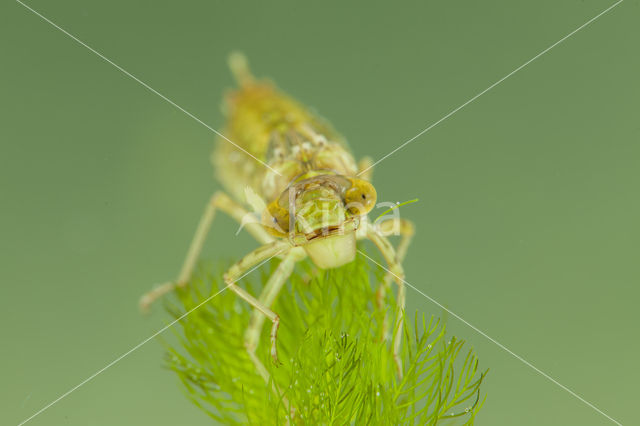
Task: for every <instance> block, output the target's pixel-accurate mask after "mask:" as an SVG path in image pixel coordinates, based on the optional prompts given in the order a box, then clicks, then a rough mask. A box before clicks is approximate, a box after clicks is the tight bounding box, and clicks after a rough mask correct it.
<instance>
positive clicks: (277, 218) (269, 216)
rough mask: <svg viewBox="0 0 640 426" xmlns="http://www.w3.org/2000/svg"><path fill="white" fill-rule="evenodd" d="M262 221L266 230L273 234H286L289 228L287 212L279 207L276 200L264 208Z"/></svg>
mask: <svg viewBox="0 0 640 426" xmlns="http://www.w3.org/2000/svg"><path fill="white" fill-rule="evenodd" d="M262 221H263V222H262V223H263V224H264V225H265V227H266V228H267V231H268V232H269V233H270V234H272V235H275V236H282V235H286V233H287V230H288V229H289V212H288V211H287V209H285V208H282V207H280V205H279V204H278V200H276V201H274V202H272V203H270V204H269V205H268V206H267V208H266V209H265V210H264V213H263V218H262Z"/></svg>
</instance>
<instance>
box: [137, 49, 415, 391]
mask: <svg viewBox="0 0 640 426" xmlns="http://www.w3.org/2000/svg"><path fill="white" fill-rule="evenodd" d="M229 66H230V68H231V72H232V74H233V76H234V77H235V80H236V81H237V84H238V88H237V89H236V90H234V91H232V92H229V93H228V94H227V95H226V98H225V102H224V105H223V110H224V111H225V114H226V116H227V123H226V131H225V132H224V134H225V135H226V136H223V137H220V138H218V139H219V140H218V141H217V144H216V148H215V149H214V151H213V155H212V157H211V159H212V163H213V166H214V168H215V171H216V175H217V178H218V180H219V181H220V183H221V184H222V187H223V188H224V191H219V192H216V193H215V194H213V196H212V197H211V199H210V200H209V202H208V203H207V205H206V208H205V211H204V213H203V215H202V218H201V219H200V222H199V224H198V226H197V229H196V232H195V235H194V237H193V240H192V242H191V245H190V247H189V249H188V251H187V255H186V258H185V260H184V263H183V266H182V269H181V270H180V273H179V275H178V277H177V279H176V280H175V281H170V282H166V283H164V284H161V285H159V286H156V287H155V288H153V289H152V290H151V291H150V292H148V293H146V294H145V295H144V296H143V297H142V298H141V300H140V307H141V309H143V310H148V309H149V306H150V305H151V304H152V303H153V301H154V300H156V299H158V298H160V297H161V296H163V295H164V294H166V293H168V292H171V291H172V290H174V289H175V288H176V287H184V286H186V285H187V284H188V282H189V280H190V278H191V275H192V272H193V270H194V267H195V264H196V261H197V259H198V257H199V254H200V252H201V249H202V247H203V244H204V242H205V240H206V237H207V235H208V233H209V230H210V228H211V225H212V222H213V219H214V216H215V215H216V212H217V211H222V212H224V213H226V214H228V215H229V216H231V217H232V218H233V219H235V220H236V221H238V222H239V223H240V224H241V225H242V227H243V228H244V229H246V231H247V232H248V233H249V234H251V235H252V236H253V237H254V238H255V239H256V240H257V242H258V243H259V246H258V247H257V248H256V249H254V250H253V251H251V252H249V253H248V254H246V255H245V256H244V257H242V258H241V259H240V260H239V261H237V262H236V263H234V264H233V265H232V266H231V267H230V268H229V269H228V270H227V271H226V273H225V274H224V276H223V277H224V282H225V284H226V286H227V288H229V289H230V290H232V291H233V292H235V293H236V294H237V295H238V296H239V297H240V298H241V299H243V300H245V301H246V302H247V303H249V304H250V305H251V306H252V308H253V311H252V314H251V317H250V321H249V324H248V326H247V329H246V332H245V334H244V346H245V348H246V351H247V352H248V355H249V357H250V359H251V361H252V363H253V364H254V365H255V368H256V370H257V372H258V373H259V374H260V375H261V376H262V377H263V378H264V380H265V381H266V382H268V381H269V373H268V372H267V369H266V368H265V366H264V364H263V363H262V361H261V360H260V358H259V357H258V356H257V354H256V353H257V350H258V343H259V340H260V335H261V331H262V329H263V326H264V322H265V321H266V319H269V320H270V321H271V332H270V343H271V347H270V355H271V357H272V358H273V361H274V363H276V365H277V364H278V363H279V361H278V351H277V347H278V344H277V334H278V329H279V327H280V317H279V316H278V314H277V313H276V312H274V311H273V310H272V305H273V303H274V301H275V299H276V298H277V296H278V294H279V293H280V291H281V290H282V288H283V287H284V285H285V284H286V282H287V280H288V278H289V277H290V275H291V274H292V272H293V270H294V267H295V265H296V263H297V262H300V261H303V260H304V259H306V258H310V259H311V261H312V262H313V264H314V265H315V267H317V268H319V269H329V268H337V267H340V266H342V265H345V264H347V263H349V262H352V261H353V260H354V259H355V256H356V252H357V246H356V242H357V241H358V240H363V239H367V240H370V241H371V242H373V244H374V245H375V246H376V247H377V248H378V249H379V251H380V253H381V254H382V257H383V258H384V259H385V262H386V263H387V267H388V270H387V271H388V272H387V274H386V276H385V277H384V279H383V280H382V281H381V283H380V284H379V287H378V289H377V290H376V293H375V294H376V303H377V304H378V306H379V307H380V308H383V307H384V306H383V305H384V303H385V300H387V299H386V298H385V295H386V294H387V292H388V291H390V288H391V286H392V282H395V283H396V285H397V295H396V304H397V306H396V315H395V320H394V326H393V332H392V333H391V334H390V336H393V342H392V345H391V347H392V351H393V359H394V362H395V365H396V370H397V375H398V376H399V377H402V362H401V358H400V349H401V342H402V334H403V333H402V331H401V330H402V327H403V316H404V308H405V287H404V270H403V267H402V261H403V259H404V257H405V255H406V252H407V249H408V246H409V243H410V241H411V238H412V236H413V234H414V225H413V224H412V222H410V221H408V220H406V219H401V218H399V217H397V216H394V217H390V218H389V219H385V220H381V221H375V223H373V222H371V221H369V219H368V216H367V214H368V213H369V212H371V210H372V209H373V208H374V207H375V206H376V200H377V194H376V190H375V188H374V186H373V185H372V183H371V179H372V173H373V168H372V165H373V162H372V160H371V159H370V158H369V157H364V158H363V159H361V160H360V161H359V162H356V160H355V159H354V156H353V154H352V153H351V151H350V150H349V148H348V145H347V143H346V141H345V139H344V138H343V137H342V136H341V135H340V134H339V133H337V132H336V131H335V130H334V129H333V127H332V126H331V125H330V124H329V123H328V122H327V121H326V120H324V119H323V118H321V117H319V116H318V115H317V114H316V113H314V112H312V111H311V110H310V109H309V108H307V107H305V106H303V105H302V104H301V103H299V102H298V101H296V100H294V99H293V98H291V97H290V96H288V95H286V94H284V93H283V92H282V91H280V90H279V89H278V88H277V87H276V86H275V85H274V84H273V83H272V82H271V81H269V80H266V79H265V80H262V79H261V80H258V79H256V78H255V77H254V76H253V75H252V73H251V72H250V70H249V67H248V63H247V60H246V58H245V56H244V55H242V54H241V53H233V54H231V55H230V57H229ZM249 209H252V211H251V210H249ZM251 218H254V220H251ZM392 235H399V236H400V241H399V243H398V244H397V247H394V245H393V244H392V243H391V241H390V239H389V237H390V236H392ZM274 257H277V258H279V259H280V263H279V264H278V265H277V267H276V268H275V270H274V272H273V273H272V274H271V275H270V277H269V278H268V280H267V282H266V283H265V285H264V287H263V289H262V291H261V294H260V295H259V296H257V297H256V296H254V295H252V294H250V293H249V292H247V291H246V290H245V289H243V288H242V287H241V286H239V285H237V281H238V280H239V279H241V278H242V277H243V276H244V275H245V274H246V273H248V271H251V270H252V269H253V268H256V267H258V266H259V265H261V264H262V263H265V262H267V261H269V260H270V259H271V258H274ZM345 285H348V283H345ZM386 323H387V320H386V317H385V324H386ZM285 326H286V325H285ZM384 334H385V336H386V334H387V333H384ZM385 338H386V337H385Z"/></svg>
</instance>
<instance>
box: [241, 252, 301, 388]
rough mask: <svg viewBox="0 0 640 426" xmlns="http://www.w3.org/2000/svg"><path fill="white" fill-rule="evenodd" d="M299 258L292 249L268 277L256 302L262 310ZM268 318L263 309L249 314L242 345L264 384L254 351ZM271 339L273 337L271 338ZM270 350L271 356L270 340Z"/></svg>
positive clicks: (262, 369)
mask: <svg viewBox="0 0 640 426" xmlns="http://www.w3.org/2000/svg"><path fill="white" fill-rule="evenodd" d="M301 258H302V257H301V256H300V255H299V254H298V253H296V249H292V250H290V251H289V253H287V255H286V256H285V257H284V259H283V260H282V262H280V264H279V265H278V267H277V268H276V270H275V271H274V272H273V274H272V275H271V276H270V277H269V280H268V281H267V283H266V285H265V287H264V289H263V290H262V293H261V294H260V297H259V298H258V301H259V302H260V303H261V304H262V305H263V307H264V308H268V309H271V306H272V305H273V302H274V301H275V299H276V297H278V294H279V293H280V290H282V287H283V286H284V284H285V283H286V282H287V279H288V278H289V277H290V276H291V273H292V272H293V268H294V266H295V264H296V262H298V261H299V260H301ZM266 318H269V316H268V315H266V314H265V313H264V310H263V309H260V308H258V307H256V308H255V309H254V310H253V312H252V313H251V320H250V321H249V327H248V328H247V331H246V332H245V334H244V345H245V348H246V349H247V352H248V353H249V357H250V358H251V360H252V361H253V364H254V365H255V366H256V369H257V370H258V372H259V373H260V375H261V376H262V378H263V379H264V380H265V382H267V383H268V382H269V373H268V372H267V369H266V368H265V367H264V365H263V364H262V362H261V361H260V359H259V358H258V357H257V356H256V349H257V348H258V344H259V343H260V334H261V332H262V326H263V325H264V320H265V319H266ZM272 339H273V336H272ZM271 343H272V348H271V354H272V355H273V354H275V353H276V349H275V347H273V346H274V345H275V343H276V342H275V341H274V340H272V342H271Z"/></svg>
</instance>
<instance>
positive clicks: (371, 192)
mask: <svg viewBox="0 0 640 426" xmlns="http://www.w3.org/2000/svg"><path fill="white" fill-rule="evenodd" d="M375 201H376V192H375V189H374V188H373V186H372V185H371V184H370V183H369V182H366V181H363V180H361V179H357V178H347V177H345V176H341V175H333V174H327V175H318V176H314V177H311V178H307V179H302V180H299V181H297V182H295V183H294V184H293V185H291V186H289V188H287V189H286V190H285V191H283V193H282V194H281V195H280V197H279V198H278V199H277V200H275V201H274V202H272V203H271V204H269V206H268V208H267V214H266V215H265V218H264V224H265V226H267V227H269V228H270V229H271V233H272V234H274V235H276V236H279V237H283V238H285V237H286V238H288V239H289V241H290V242H291V243H292V245H294V246H302V247H303V248H304V249H305V251H306V252H307V254H308V255H309V257H311V259H312V260H313V261H314V263H315V264H316V265H317V266H318V267H321V268H335V267H338V266H341V265H344V264H345V263H348V262H350V261H352V260H353V258H354V257H355V253H356V244H355V241H356V239H355V231H356V229H358V225H359V223H360V217H361V216H363V215H366V214H367V213H368V212H369V211H370V210H371V209H372V208H373V206H374V205H375Z"/></svg>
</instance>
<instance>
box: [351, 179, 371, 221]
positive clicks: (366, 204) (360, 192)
mask: <svg viewBox="0 0 640 426" xmlns="http://www.w3.org/2000/svg"><path fill="white" fill-rule="evenodd" d="M376 198H377V194H376V190H375V188H374V187H373V185H371V184H370V183H369V182H367V181H365V180H362V179H352V181H351V188H349V189H347V190H346V191H345V193H344V201H345V203H346V204H347V210H349V213H351V214H353V215H358V216H361V215H364V214H367V213H369V212H370V211H371V209H373V207H374V206H375V204H376Z"/></svg>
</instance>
